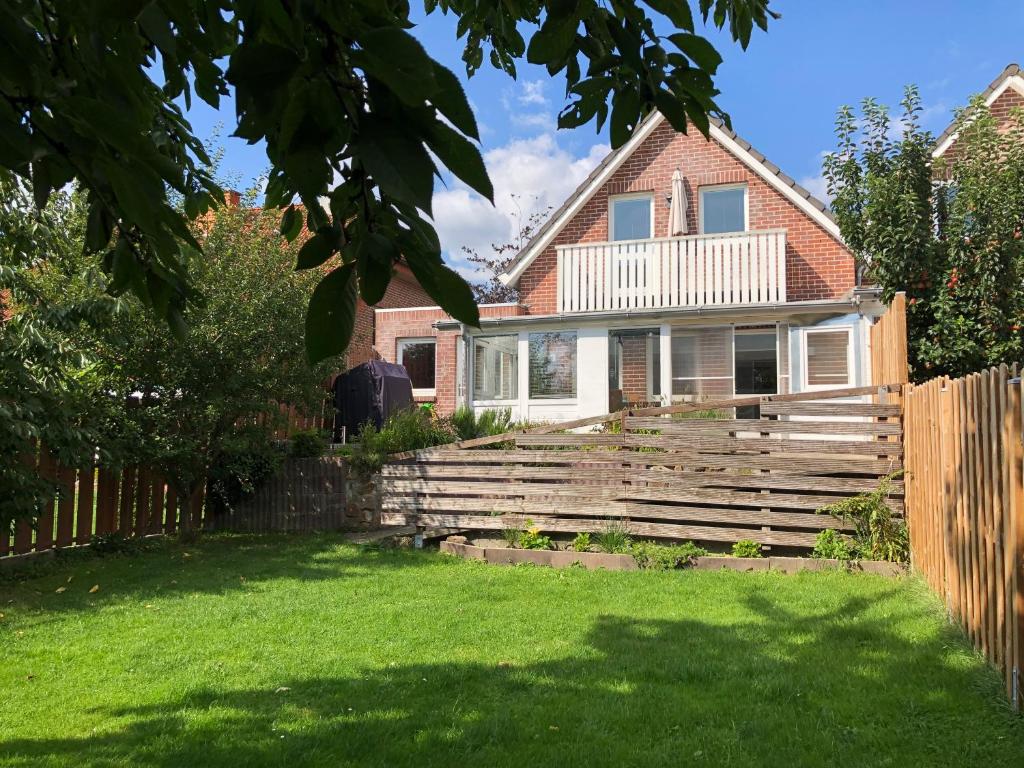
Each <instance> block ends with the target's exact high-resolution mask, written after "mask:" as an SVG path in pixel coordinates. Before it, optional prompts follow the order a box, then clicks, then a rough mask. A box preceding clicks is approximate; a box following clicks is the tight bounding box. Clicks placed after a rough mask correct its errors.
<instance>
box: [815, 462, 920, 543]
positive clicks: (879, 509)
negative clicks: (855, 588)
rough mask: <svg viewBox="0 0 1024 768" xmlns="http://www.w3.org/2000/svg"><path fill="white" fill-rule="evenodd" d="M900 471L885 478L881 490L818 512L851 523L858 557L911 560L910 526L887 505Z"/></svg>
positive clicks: (838, 502)
mask: <svg viewBox="0 0 1024 768" xmlns="http://www.w3.org/2000/svg"><path fill="white" fill-rule="evenodd" d="M901 474H902V471H901V472H894V473H893V474H891V475H887V476H886V477H883V478H882V480H881V482H879V484H878V488H876V489H875V490H873V491H871V492H870V493H862V494H858V495H857V496H851V497H850V498H848V499H843V500H842V501H837V502H836V503H835V504H829V505H827V506H824V507H822V508H821V509H819V510H818V512H819V513H820V514H827V515H832V516H833V517H834V518H836V519H837V520H842V521H843V522H844V523H852V524H853V527H854V531H855V532H854V540H855V541H856V550H857V551H856V554H857V555H858V556H859V557H862V558H865V559H869V560H888V561H890V562H894V563H905V562H907V561H908V560H909V559H910V535H909V533H908V531H907V523H906V521H905V520H903V518H901V517H899V516H897V515H896V514H895V513H894V512H893V511H892V508H891V507H890V506H889V504H888V500H889V496H890V495H892V491H893V480H894V479H895V478H897V477H899V476H900V475H901Z"/></svg>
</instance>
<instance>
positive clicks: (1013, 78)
mask: <svg viewBox="0 0 1024 768" xmlns="http://www.w3.org/2000/svg"><path fill="white" fill-rule="evenodd" d="M1009 88H1013V90H1015V91H1017V93H1019V94H1020V95H1021V96H1024V76H1022V75H1021V74H1020V73H1019V72H1017V73H1014V74H1012V75H1008V76H1007V77H1006V78H1005V79H1004V80H1003V82H1001V83H1000V84H999V85H998V86H996V87H995V88H994V89H993V90H992V93H990V94H989V95H988V97H987V98H986V99H985V106H986V107H991V106H992V105H993V104H994V103H995V100H996V99H998V98H999V97H1000V96H1002V95H1003V94H1004V93H1006V91H1007V90H1008V89H1009ZM959 137H960V133H959V131H954V132H953V133H951V134H949V136H947V137H946V138H945V139H944V140H943V141H942V143H941V144H939V146H937V147H936V148H935V149H934V150H932V158H933V159H938V158H940V157H942V156H943V155H944V154H946V151H947V150H948V149H949V148H950V147H951V146H953V142H954V141H956V140H957V139H958V138H959Z"/></svg>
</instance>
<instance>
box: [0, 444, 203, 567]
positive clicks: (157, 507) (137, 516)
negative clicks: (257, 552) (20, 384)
mask: <svg viewBox="0 0 1024 768" xmlns="http://www.w3.org/2000/svg"><path fill="white" fill-rule="evenodd" d="M26 461H27V462H31V463H34V464H35V466H36V467H37V469H38V472H39V475H40V476H41V477H43V478H46V479H48V480H52V481H54V482H56V483H57V484H58V486H59V487H60V488H61V492H60V493H59V494H58V495H57V496H56V497H55V498H54V499H52V500H50V501H49V502H48V503H47V504H46V505H45V507H44V509H43V513H42V515H41V516H40V517H39V519H38V520H37V521H36V524H35V525H30V524H29V523H27V522H24V521H22V522H19V523H18V524H17V525H16V526H15V528H14V531H13V534H10V533H7V532H0V557H3V556H5V555H23V554H27V553H29V552H43V551H46V550H48V549H54V548H61V547H67V546H71V545H74V544H86V543H88V542H89V541H90V540H91V539H92V538H93V536H102V535H104V534H111V533H119V534H122V535H123V536H126V537H129V536H145V535H149V534H155V533H174V532H175V531H177V530H178V529H179V527H181V525H182V523H183V522H190V523H191V525H192V527H194V528H198V527H200V526H201V525H202V524H203V497H202V494H197V495H196V496H195V497H194V498H193V499H192V500H191V502H188V501H185V502H182V500H181V499H179V498H178V496H177V494H176V493H175V491H174V489H173V488H172V487H170V486H169V485H168V484H167V483H166V482H164V481H163V480H162V479H161V478H160V477H158V476H157V475H156V474H155V473H154V472H152V471H150V470H149V469H147V468H146V467H139V466H127V467H124V468H120V469H111V468H107V467H97V466H93V465H89V466H83V467H65V466H63V465H61V464H60V463H58V462H57V461H56V460H55V459H54V457H53V456H52V455H51V454H50V452H49V451H48V450H46V448H45V447H43V448H42V449H40V450H38V451H36V452H35V453H34V454H32V455H30V456H28V457H27V458H26ZM184 515H190V517H188V518H184V517H183V516H184Z"/></svg>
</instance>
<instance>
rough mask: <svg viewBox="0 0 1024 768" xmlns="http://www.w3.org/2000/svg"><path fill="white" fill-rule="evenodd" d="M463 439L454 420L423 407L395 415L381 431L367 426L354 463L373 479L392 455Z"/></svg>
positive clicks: (355, 447)
mask: <svg viewBox="0 0 1024 768" xmlns="http://www.w3.org/2000/svg"><path fill="white" fill-rule="evenodd" d="M458 439H459V436H458V434H457V433H456V432H455V430H454V428H453V427H452V425H451V423H450V421H448V420H447V419H438V418H436V417H435V416H434V415H433V413H432V412H427V411H424V410H421V409H419V408H413V409H410V410H405V411H399V412H398V413H393V414H391V416H389V417H388V420H387V421H385V422H384V426H383V427H381V428H380V429H379V430H378V429H377V428H376V427H375V426H374V425H373V424H371V423H367V424H364V425H363V428H362V430H361V431H360V433H359V441H358V442H357V443H355V444H353V446H352V454H351V458H350V463H351V466H352V469H353V471H355V472H356V473H357V474H358V475H360V476H361V477H369V476H370V475H372V474H374V473H375V472H377V471H379V470H380V468H381V467H382V466H383V465H384V464H385V462H387V460H388V456H389V455H390V454H392V453H401V452H403V451H416V450H419V449H421V448H430V447H433V446H435V445H445V444H446V443H454V442H456V441H457V440H458Z"/></svg>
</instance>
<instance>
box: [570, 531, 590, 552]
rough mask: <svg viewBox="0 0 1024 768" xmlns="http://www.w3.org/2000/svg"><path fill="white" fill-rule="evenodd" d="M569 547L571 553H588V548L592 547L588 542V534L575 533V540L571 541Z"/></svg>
mask: <svg viewBox="0 0 1024 768" xmlns="http://www.w3.org/2000/svg"><path fill="white" fill-rule="evenodd" d="M570 546H571V547H572V551H573V552H589V551H590V547H591V546H593V545H592V544H591V542H590V534H589V533H577V534H576V538H575V539H573V540H572V544H571V545H570Z"/></svg>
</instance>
